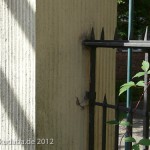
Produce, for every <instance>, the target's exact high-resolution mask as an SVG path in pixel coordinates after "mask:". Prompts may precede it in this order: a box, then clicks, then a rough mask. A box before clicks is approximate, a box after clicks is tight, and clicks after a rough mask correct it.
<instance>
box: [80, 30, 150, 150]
mask: <svg viewBox="0 0 150 150" xmlns="http://www.w3.org/2000/svg"><path fill="white" fill-rule="evenodd" d="M90 37H91V38H90V40H84V41H83V42H82V44H83V46H86V47H89V48H90V89H89V92H88V98H89V150H94V113H95V111H94V108H95V106H96V105H98V106H102V107H103V125H102V126H103V131H102V133H103V135H102V137H103V144H102V150H106V118H105V117H106V112H107V107H108V108H112V109H115V110H117V111H118V110H119V111H125V112H128V113H129V115H131V120H132V108H131V106H130V107H129V108H124V107H121V106H118V105H110V104H107V100H106V99H105V101H104V102H103V103H98V102H95V99H96V92H95V72H96V48H98V47H108V48H118V47H121V48H129V47H130V48H146V49H147V48H150V42H149V41H138V40H129V41H123V40H122V41H116V40H95V36H94V29H93V28H92V31H91V36H90ZM136 113H140V114H142V115H143V116H144V117H145V123H146V126H143V127H144V129H145V130H146V129H148V126H149V125H148V121H149V116H150V113H149V112H148V111H147V107H144V110H143V111H141V110H136ZM116 118H118V112H117V113H116ZM147 125H148V126H147ZM116 129H117V128H116ZM116 133H117V132H116ZM131 134H132V130H131ZM143 134H144V137H147V135H146V134H147V133H146V132H144V133H143ZM116 140H117V139H116ZM117 143H118V142H115V147H117ZM145 150H147V147H145Z"/></svg>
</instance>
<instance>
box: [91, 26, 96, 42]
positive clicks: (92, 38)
mask: <svg viewBox="0 0 150 150" xmlns="http://www.w3.org/2000/svg"><path fill="white" fill-rule="evenodd" d="M91 40H95V33H94V28H93V27H92V30H91Z"/></svg>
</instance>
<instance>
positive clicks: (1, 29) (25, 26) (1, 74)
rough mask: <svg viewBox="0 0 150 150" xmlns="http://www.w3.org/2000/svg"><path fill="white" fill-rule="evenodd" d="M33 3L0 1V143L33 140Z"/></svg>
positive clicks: (25, 148)
mask: <svg viewBox="0 0 150 150" xmlns="http://www.w3.org/2000/svg"><path fill="white" fill-rule="evenodd" d="M35 4H36V2H35V0H0V140H1V142H2V143H3V142H5V143H6V142H9V141H11V140H12V141H13V142H15V141H18V142H19V141H20V140H28V139H30V138H31V139H32V140H34V139H35ZM20 142H21V141H20ZM22 142H23V141H22ZM34 149H35V145H0V150H34Z"/></svg>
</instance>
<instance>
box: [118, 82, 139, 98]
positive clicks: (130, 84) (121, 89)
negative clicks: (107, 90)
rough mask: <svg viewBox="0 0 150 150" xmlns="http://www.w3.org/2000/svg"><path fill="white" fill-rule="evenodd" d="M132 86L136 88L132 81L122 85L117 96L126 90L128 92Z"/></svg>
mask: <svg viewBox="0 0 150 150" xmlns="http://www.w3.org/2000/svg"><path fill="white" fill-rule="evenodd" d="M132 86H136V85H135V83H134V82H133V81H130V82H127V83H125V84H123V85H122V86H121V88H120V91H119V95H121V94H122V93H123V92H125V91H126V90H128V89H129V88H130V87H132Z"/></svg>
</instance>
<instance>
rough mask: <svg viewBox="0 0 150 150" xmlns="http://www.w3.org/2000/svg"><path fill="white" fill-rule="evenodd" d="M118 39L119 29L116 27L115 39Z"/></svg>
mask: <svg viewBox="0 0 150 150" xmlns="http://www.w3.org/2000/svg"><path fill="white" fill-rule="evenodd" d="M118 39H119V35H118V29H117V27H116V29H115V34H114V40H118Z"/></svg>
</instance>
